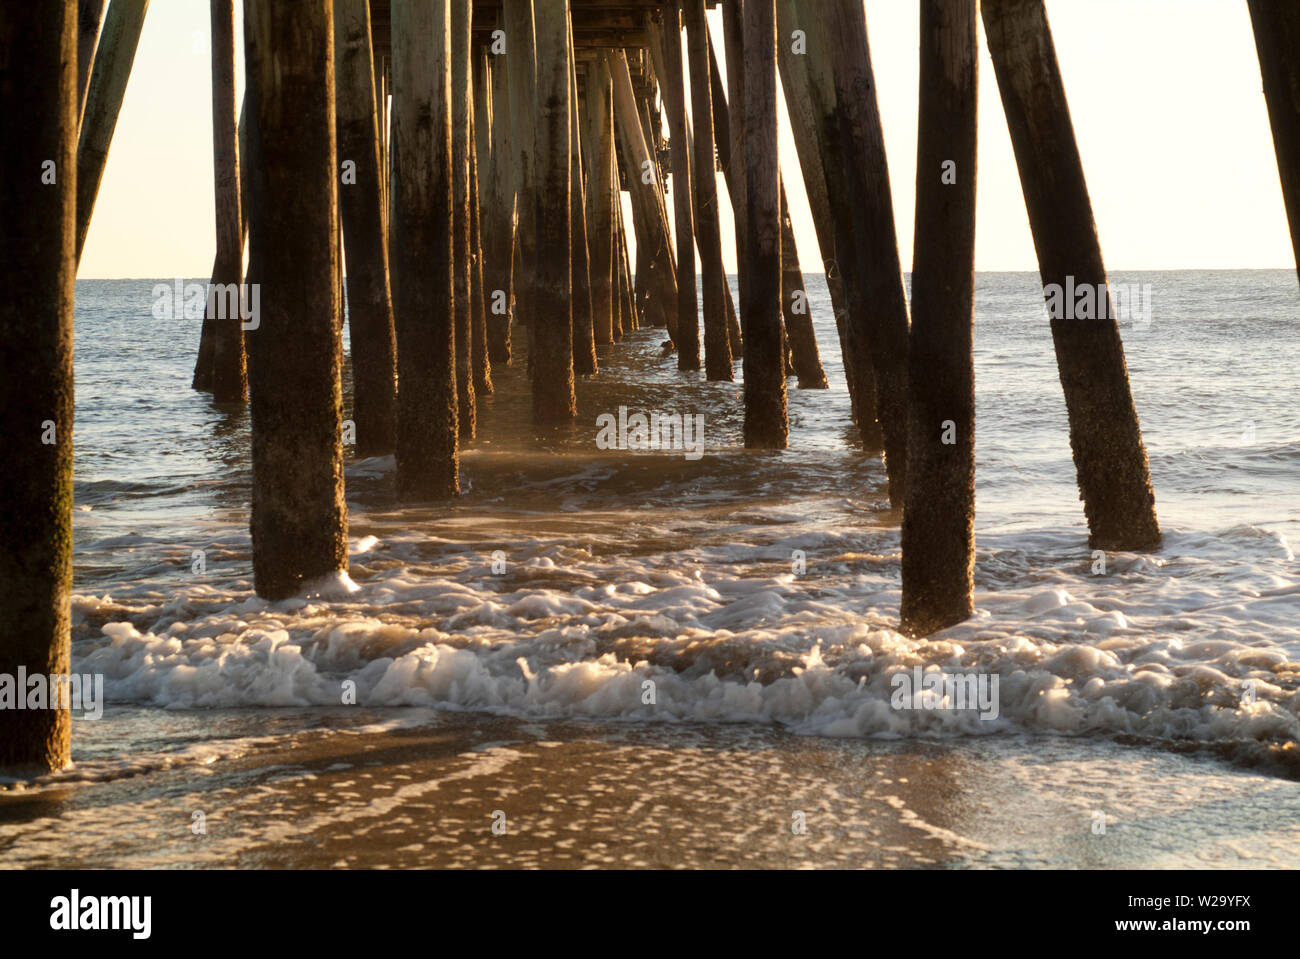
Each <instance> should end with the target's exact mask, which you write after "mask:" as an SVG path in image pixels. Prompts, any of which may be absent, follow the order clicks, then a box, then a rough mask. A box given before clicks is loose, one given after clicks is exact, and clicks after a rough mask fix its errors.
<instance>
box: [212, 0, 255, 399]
mask: <svg viewBox="0 0 1300 959" xmlns="http://www.w3.org/2000/svg"><path fill="white" fill-rule="evenodd" d="M210 7H211V19H212V156H213V168H214V170H213V173H214V176H213V187H214V189H213V192H214V194H215V199H216V214H217V215H216V222H217V253H216V260H215V262H214V263H213V268H212V278H211V283H210V285H209V287H208V300H207V309H206V315H205V318H204V322H205V323H207V322H211V323H212V334H213V336H212V372H211V376H212V399H213V401H214V402H217V403H244V402H247V401H248V370H247V364H246V360H245V356H244V331H243V322H244V321H243V317H242V311H243V309H244V306H243V280H244V229H243V220H242V219H241V217H242V213H241V207H240V195H239V125H238V122H237V120H236V119H235V4H234V0H211V3H210Z"/></svg>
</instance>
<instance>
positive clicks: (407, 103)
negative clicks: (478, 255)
mask: <svg viewBox="0 0 1300 959" xmlns="http://www.w3.org/2000/svg"><path fill="white" fill-rule="evenodd" d="M392 10H393V14H392V17H393V27H392V29H393V61H392V82H393V120H392V123H393V132H392V139H393V156H394V161H395V162H394V177H393V223H392V247H393V248H392V262H393V292H394V297H393V307H394V309H393V317H394V320H395V322H396V326H397V490H398V494H399V495H401V496H402V497H404V498H407V499H435V498H439V497H445V496H454V495H456V494H457V493H459V492H460V479H459V452H458V448H457V426H456V415H457V406H458V401H457V397H456V359H455V356H456V354H455V326H454V322H453V317H454V312H453V311H454V302H455V281H454V277H453V265H452V245H451V235H452V206H451V204H452V189H453V183H452V169H451V167H452V163H451V5H450V0H432V2H430V0H393V7H392Z"/></svg>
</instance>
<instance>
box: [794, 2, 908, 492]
mask: <svg viewBox="0 0 1300 959" xmlns="http://www.w3.org/2000/svg"><path fill="white" fill-rule="evenodd" d="M795 11H796V15H797V17H798V23H799V26H800V28H801V29H803V30H804V31H805V32H806V33H807V39H808V49H809V50H810V51H815V53H810V54H809V55H808V56H804V57H800V58H799V60H800V61H802V63H803V66H804V68H805V69H806V70H807V71H808V80H809V88H810V90H811V93H812V96H813V111H814V115H815V118H816V129H817V139H818V144H819V147H820V149H821V154H822V159H823V164H824V166H823V169H824V171H825V175H826V182H827V187H828V190H829V192H830V194H831V195H833V196H834V197H835V203H834V205H833V207H832V214H833V216H834V218H835V248H836V250H837V253H838V258H839V267H840V271H841V274H842V275H843V276H844V278H845V284H846V287H847V291H848V295H849V305H850V310H849V320H850V322H851V323H852V324H853V336H852V339H853V341H854V344H855V352H856V347H857V345H858V344H860V345H861V347H862V348H863V352H865V354H866V358H864V362H870V364H871V366H872V370H873V372H874V373H875V381H876V408H877V411H878V413H879V418H880V425H881V431H882V433H883V435H884V447H885V468H886V470H887V472H888V477H889V501H890V503H891V504H892V505H893V506H894V507H895V508H900V507H902V505H903V502H904V492H905V490H906V488H907V322H908V321H907V297H906V294H905V292H904V290H903V274H902V267H901V266H900V264H899V257H898V240H897V235H896V233H895V230H894V207H893V197H892V196H891V195H890V192H889V164H888V163H887V162H886V159H885V142H884V133H883V131H882V128H881V124H880V110H879V107H878V105H877V102H876V84H875V77H874V76H873V74H872V70H871V53H870V49H869V47H868V43H867V23H866V15H865V13H864V11H863V7H862V3H861V2H860V0H818V2H813V0H796V4H795ZM850 251H851V253H852V260H851V261H850V260H847V259H846V254H847V253H849V252H850ZM858 304H861V308H858ZM857 355H858V356H862V353H858V354H857ZM865 439H866V437H864V440H865Z"/></svg>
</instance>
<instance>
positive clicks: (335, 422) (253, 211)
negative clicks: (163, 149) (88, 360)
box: [110, 0, 348, 600]
mask: <svg viewBox="0 0 1300 959" xmlns="http://www.w3.org/2000/svg"><path fill="white" fill-rule="evenodd" d="M110 12H111V11H110ZM333 22H334V18H333V5H332V4H331V2H330V0H311V2H310V3H300V2H296V0H295V2H289V0H273V2H266V3H257V4H248V6H247V9H246V10H245V16H244V50H245V65H246V73H247V83H246V86H247V89H248V91H249V92H248V96H249V97H250V105H249V111H250V114H251V120H250V122H251V123H252V124H253V125H254V126H255V128H256V133H255V136H254V140H253V148H252V150H251V151H250V152H251V153H252V163H253V166H254V168H255V171H254V174H253V176H254V177H255V179H256V181H257V185H256V187H255V188H254V189H253V190H252V191H251V192H252V197H251V202H250V204H249V210H248V217H249V243H250V249H251V251H252V255H251V258H250V269H249V272H250V293H251V290H252V289H258V291H259V298H258V301H259V309H258V311H257V315H256V316H255V317H254V319H255V320H256V322H257V325H256V328H252V329H250V330H249V336H248V351H249V356H248V376H249V388H250V393H251V399H252V422H253V438H252V462H253V504H252V518H251V522H250V526H251V531H252V540H253V583H254V587H255V588H256V590H257V594H258V595H259V596H261V597H263V598H265V599H272V600H276V599H284V598H286V597H289V596H293V595H294V594H295V593H297V592H298V591H299V590H300V589H302V588H303V587H304V585H306V584H307V583H310V582H311V581H313V580H316V579H318V578H321V577H326V576H330V575H331V574H336V573H338V572H339V571H344V570H346V569H347V562H348V550H347V546H348V537H347V529H348V524H347V506H346V504H345V502H344V498H343V446H342V435H341V431H342V419H343V394H342V388H341V383H340V376H341V368H342V362H343V355H342V354H343V351H342V345H341V339H340V329H339V324H340V322H341V315H342V310H341V305H340V302H339V296H340V291H339V289H338V286H337V283H336V275H337V271H338V257H339V248H338V235H339V220H338V205H337V189H336V185H335V184H336V182H337V175H338V174H337V167H336V163H335V161H336V152H335V130H334V70H333V64H334V56H333Z"/></svg>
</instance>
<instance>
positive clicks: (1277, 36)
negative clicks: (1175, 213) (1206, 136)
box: [1247, 0, 1300, 275]
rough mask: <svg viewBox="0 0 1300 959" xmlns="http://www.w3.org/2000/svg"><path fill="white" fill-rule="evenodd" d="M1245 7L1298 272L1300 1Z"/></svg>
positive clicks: (1267, 0)
mask: <svg viewBox="0 0 1300 959" xmlns="http://www.w3.org/2000/svg"><path fill="white" fill-rule="evenodd" d="M1247 6H1248V7H1249V9H1250V23H1251V27H1252V29H1253V30H1254V32H1255V52H1256V54H1257V55H1258V57H1259V69H1260V74H1261V76H1262V78H1263V81H1264V101H1265V103H1266V104H1267V105H1268V120H1269V126H1270V127H1271V128H1272V130H1273V150H1274V152H1275V153H1276V154H1277V170H1278V175H1279V177H1280V178H1281V181H1282V201H1283V203H1285V204H1286V215H1287V221H1288V223H1289V224H1290V226H1291V251H1292V253H1293V254H1294V255H1295V260H1296V273H1297V275H1300V4H1296V3H1295V2H1293V0H1247Z"/></svg>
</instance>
